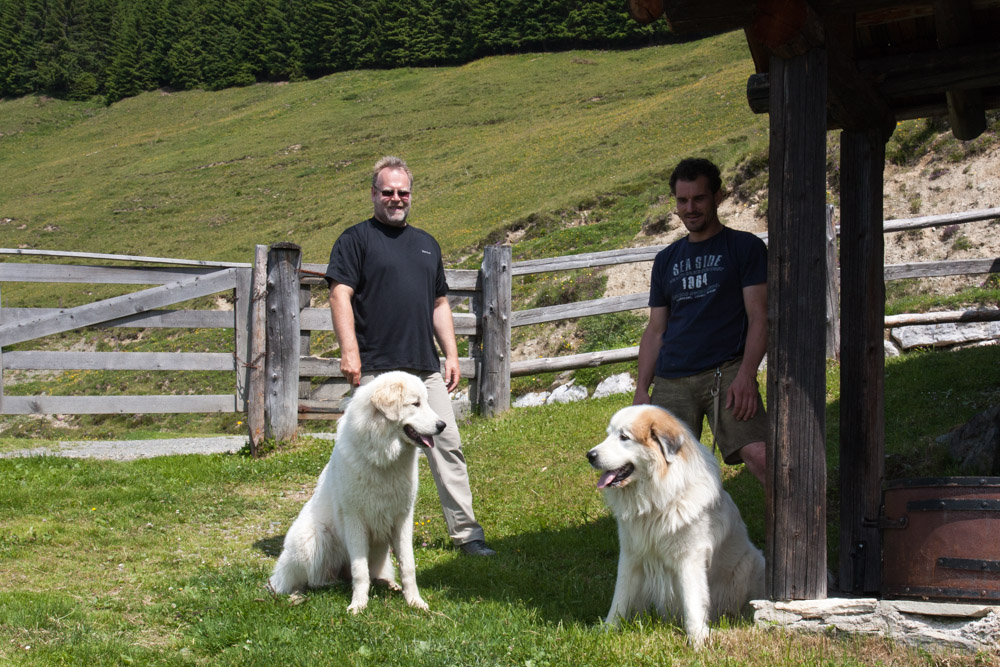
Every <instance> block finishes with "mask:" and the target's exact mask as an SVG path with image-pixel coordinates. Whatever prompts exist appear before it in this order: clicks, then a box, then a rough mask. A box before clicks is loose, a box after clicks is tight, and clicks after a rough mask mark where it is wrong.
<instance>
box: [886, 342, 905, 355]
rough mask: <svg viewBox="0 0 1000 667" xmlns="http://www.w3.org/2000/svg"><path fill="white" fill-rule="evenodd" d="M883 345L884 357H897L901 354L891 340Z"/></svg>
mask: <svg viewBox="0 0 1000 667" xmlns="http://www.w3.org/2000/svg"><path fill="white" fill-rule="evenodd" d="M883 342H884V343H885V356H886V357H898V356H899V355H900V354H902V352H900V351H899V348H898V347H896V346H895V345H894V344H893V342H892V341H891V340H887V341H883Z"/></svg>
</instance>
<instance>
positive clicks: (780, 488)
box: [765, 49, 826, 600]
mask: <svg viewBox="0 0 1000 667" xmlns="http://www.w3.org/2000/svg"><path fill="white" fill-rule="evenodd" d="M770 72H771V101H770V109H771V114H770V125H771V136H770V140H771V145H770V156H769V160H770V175H771V176H770V186H769V201H770V204H769V206H768V238H769V248H768V319H769V335H768V351H767V359H768V369H767V407H768V416H769V418H770V422H771V430H772V443H771V446H770V447H769V449H768V453H767V465H768V472H767V485H766V491H767V494H766V495H767V512H768V522H767V546H766V552H765V555H766V558H767V568H766V585H767V590H768V595H769V596H770V597H771V599H774V600H797V599H820V598H825V597H826V460H825V451H824V450H825V409H826V362H825V360H824V347H825V346H824V338H825V321H826V286H825V285H824V282H825V280H824V277H825V276H826V271H825V265H826V231H825V230H826V224H825V219H826V210H825V206H826V201H825V199H826V197H825V195H826V52H825V51H824V50H822V49H811V50H809V51H807V52H806V53H805V54H803V55H798V56H792V57H790V58H779V57H772V58H771V65H770Z"/></svg>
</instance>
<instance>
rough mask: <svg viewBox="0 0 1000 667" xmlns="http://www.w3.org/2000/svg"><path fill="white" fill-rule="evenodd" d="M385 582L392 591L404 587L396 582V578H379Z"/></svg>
mask: <svg viewBox="0 0 1000 667" xmlns="http://www.w3.org/2000/svg"><path fill="white" fill-rule="evenodd" d="M379 581H381V582H382V583H383V584H385V585H386V586H387V587H388V588H389V590H390V591H401V590H403V587H402V586H400V585H399V584H397V583H396V580H395V579H379Z"/></svg>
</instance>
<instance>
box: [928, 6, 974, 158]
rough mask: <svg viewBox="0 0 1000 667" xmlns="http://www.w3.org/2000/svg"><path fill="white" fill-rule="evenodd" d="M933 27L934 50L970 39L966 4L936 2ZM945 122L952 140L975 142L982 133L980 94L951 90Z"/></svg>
mask: <svg viewBox="0 0 1000 667" xmlns="http://www.w3.org/2000/svg"><path fill="white" fill-rule="evenodd" d="M934 27H935V29H936V30H937V38H938V46H940V47H941V48H948V47H950V46H957V45H959V44H965V43H968V42H969V41H971V40H972V39H973V38H974V35H973V26H972V6H971V3H970V1H969V0H947V1H945V0H938V1H937V2H935V3H934ZM945 95H946V97H947V100H948V121H949V122H950V123H951V132H952V134H954V135H955V138H956V139H962V140H968V139H975V138H976V137H978V136H979V135H980V134H982V133H983V132H984V131H985V130H986V108H985V107H984V106H983V92H982V91H981V90H963V89H959V88H953V89H951V90H949V91H948V92H947V93H946V94H945Z"/></svg>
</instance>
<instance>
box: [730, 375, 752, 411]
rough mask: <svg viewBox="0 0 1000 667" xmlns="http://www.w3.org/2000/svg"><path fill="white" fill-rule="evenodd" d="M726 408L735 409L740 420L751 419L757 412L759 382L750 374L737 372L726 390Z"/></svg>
mask: <svg viewBox="0 0 1000 667" xmlns="http://www.w3.org/2000/svg"><path fill="white" fill-rule="evenodd" d="M726 409H727V410H732V411H733V416H734V417H736V419H737V420H738V421H744V422H745V421H749V420H750V419H753V417H754V415H756V414H757V383H756V382H755V381H754V380H753V379H751V378H750V377H749V376H746V375H743V374H740V373H737V375H736V379H735V380H733V383H732V384H731V385H729V389H728V390H727V391H726Z"/></svg>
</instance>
